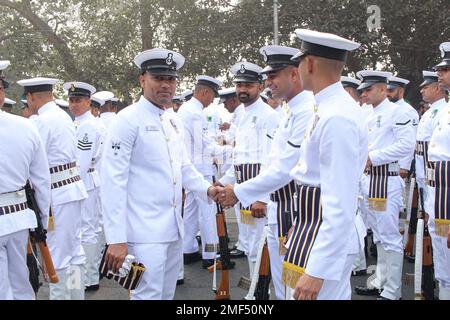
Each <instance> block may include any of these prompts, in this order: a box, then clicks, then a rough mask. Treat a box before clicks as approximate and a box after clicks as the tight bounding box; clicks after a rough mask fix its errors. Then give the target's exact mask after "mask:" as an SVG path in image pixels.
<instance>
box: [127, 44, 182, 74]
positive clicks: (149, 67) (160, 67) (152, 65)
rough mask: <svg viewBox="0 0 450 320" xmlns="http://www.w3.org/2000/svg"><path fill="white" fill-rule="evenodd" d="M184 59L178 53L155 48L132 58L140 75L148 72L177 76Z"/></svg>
mask: <svg viewBox="0 0 450 320" xmlns="http://www.w3.org/2000/svg"><path fill="white" fill-rule="evenodd" d="M185 60H186V59H185V58H184V57H183V56H182V55H181V54H179V53H178V52H175V51H172V50H167V49H162V48H155V49H150V50H146V51H144V52H141V53H139V54H138V55H137V56H136V57H135V58H134V63H135V64H136V66H138V67H139V68H140V69H141V71H142V73H144V72H147V71H148V72H150V73H151V74H155V75H164V76H175V77H176V76H178V75H177V70H179V69H180V68H181V67H182V66H183V65H184V62H185Z"/></svg>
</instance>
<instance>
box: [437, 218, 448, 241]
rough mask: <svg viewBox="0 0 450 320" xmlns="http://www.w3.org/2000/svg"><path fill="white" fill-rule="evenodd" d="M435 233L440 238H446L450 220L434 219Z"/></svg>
mask: <svg viewBox="0 0 450 320" xmlns="http://www.w3.org/2000/svg"><path fill="white" fill-rule="evenodd" d="M434 224H435V232H436V234H437V235H438V236H440V237H445V238H446V237H447V234H448V229H449V225H450V220H445V219H434Z"/></svg>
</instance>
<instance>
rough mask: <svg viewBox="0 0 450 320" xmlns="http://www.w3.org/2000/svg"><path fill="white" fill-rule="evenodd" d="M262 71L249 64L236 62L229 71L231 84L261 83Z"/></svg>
mask: <svg viewBox="0 0 450 320" xmlns="http://www.w3.org/2000/svg"><path fill="white" fill-rule="evenodd" d="M262 70H263V69H262V68H261V67H260V66H258V65H256V64H254V63H251V62H246V61H242V62H238V63H236V64H235V65H234V66H232V67H231V69H230V71H231V73H232V74H233V76H234V79H233V82H234V83H239V82H261V81H262V78H261V71H262Z"/></svg>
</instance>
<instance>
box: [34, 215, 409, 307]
mask: <svg viewBox="0 0 450 320" xmlns="http://www.w3.org/2000/svg"><path fill="white" fill-rule="evenodd" d="M226 214H227V223H228V232H229V236H230V239H231V243H235V242H236V240H237V224H236V218H235V216H234V212H232V211H227V213H226ZM234 261H235V262H236V267H235V269H233V270H231V271H230V291H231V298H232V299H233V300H241V299H242V298H243V297H244V296H245V295H246V291H244V290H242V289H241V288H239V287H237V284H238V282H239V279H240V277H241V276H242V275H245V276H248V275H247V273H248V264H247V259H246V258H241V259H236V260H234ZM375 264H376V261H375V259H374V258H373V257H371V256H370V257H369V260H368V266H369V270H372V271H373V272H374V271H375ZM413 272H414V265H413V264H411V263H408V262H406V260H405V264H404V273H413ZM218 275H219V274H218ZM367 278H368V276H363V277H352V287H354V286H355V285H364V284H365V283H366V281H367ZM219 280H220V278H219V277H218V280H217V281H218V282H219ZM211 287H212V275H211V274H210V273H209V272H208V271H206V270H203V269H202V268H201V262H197V263H194V264H190V265H186V266H185V282H184V285H181V286H178V287H177V290H176V293H175V300H212V299H214V293H213V292H212V289H211ZM272 292H273V289H272ZM413 298H414V295H413V287H412V284H411V285H403V299H404V300H412V299H413ZM38 299H40V300H46V299H48V285H47V284H44V286H43V287H41V288H40V290H39V293H38ZM86 299H87V300H127V299H128V292H127V291H126V290H124V289H123V288H121V287H120V286H118V285H116V283H115V282H114V281H112V280H108V279H103V280H102V281H101V284H100V289H99V290H98V291H97V292H94V293H86ZM352 299H353V300H375V299H376V298H375V297H364V296H359V295H356V294H354V293H353V295H352Z"/></svg>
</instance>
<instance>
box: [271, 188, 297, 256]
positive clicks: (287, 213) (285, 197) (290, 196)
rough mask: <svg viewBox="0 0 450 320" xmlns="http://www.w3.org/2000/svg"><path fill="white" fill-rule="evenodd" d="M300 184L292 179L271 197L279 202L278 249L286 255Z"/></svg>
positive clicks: (281, 253)
mask: <svg viewBox="0 0 450 320" xmlns="http://www.w3.org/2000/svg"><path fill="white" fill-rule="evenodd" d="M297 195H298V185H297V184H296V183H295V181H291V182H290V183H289V184H287V185H285V186H284V187H283V188H281V189H279V190H277V191H275V192H274V193H272V194H271V195H270V199H271V200H272V201H273V202H275V203H276V204H277V222H278V241H279V244H278V250H279V254H280V256H281V255H286V252H287V250H286V247H285V246H284V244H285V242H286V237H287V234H288V232H289V229H290V228H291V227H292V223H293V222H294V219H295V216H296V211H297V203H296V200H297Z"/></svg>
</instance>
